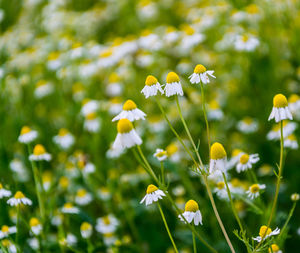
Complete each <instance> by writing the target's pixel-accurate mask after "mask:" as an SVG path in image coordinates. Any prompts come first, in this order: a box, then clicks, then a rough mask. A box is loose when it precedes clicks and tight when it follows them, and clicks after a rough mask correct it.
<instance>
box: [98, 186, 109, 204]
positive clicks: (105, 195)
mask: <svg viewBox="0 0 300 253" xmlns="http://www.w3.org/2000/svg"><path fill="white" fill-rule="evenodd" d="M97 195H98V197H99V198H100V199H101V200H103V201H106V200H109V199H110V198H111V193H110V191H109V189H108V188H107V187H105V186H102V187H100V189H99V190H98V191H97Z"/></svg>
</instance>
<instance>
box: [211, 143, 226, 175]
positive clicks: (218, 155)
mask: <svg viewBox="0 0 300 253" xmlns="http://www.w3.org/2000/svg"><path fill="white" fill-rule="evenodd" d="M226 161H227V154H226V151H225V149H224V147H223V145H222V144H220V143H218V142H215V143H214V144H213V145H212V146H211V148H210V164H209V173H212V172H214V171H215V170H220V171H222V172H225V171H226Z"/></svg>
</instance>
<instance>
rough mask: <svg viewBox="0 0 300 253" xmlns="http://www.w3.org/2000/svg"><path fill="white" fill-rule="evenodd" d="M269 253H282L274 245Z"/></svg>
mask: <svg viewBox="0 0 300 253" xmlns="http://www.w3.org/2000/svg"><path fill="white" fill-rule="evenodd" d="M268 252H269V253H282V251H281V250H280V248H279V246H278V245H277V244H275V243H273V244H272V245H271V246H270V247H269V250H268Z"/></svg>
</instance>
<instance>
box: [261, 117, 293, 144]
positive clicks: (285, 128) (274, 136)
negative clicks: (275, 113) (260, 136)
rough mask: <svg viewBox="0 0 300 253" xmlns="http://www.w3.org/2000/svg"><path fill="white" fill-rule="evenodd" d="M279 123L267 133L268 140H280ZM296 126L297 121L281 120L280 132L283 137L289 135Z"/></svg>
mask: <svg viewBox="0 0 300 253" xmlns="http://www.w3.org/2000/svg"><path fill="white" fill-rule="evenodd" d="M280 128H281V123H277V124H276V125H274V126H273V127H272V129H271V131H270V132H268V134H267V139H268V140H280V136H281V129H280ZM296 128H297V123H295V122H290V121H287V120H284V121H282V134H283V138H286V137H288V136H290V135H291V134H292V133H293V132H294V131H295V130H296Z"/></svg>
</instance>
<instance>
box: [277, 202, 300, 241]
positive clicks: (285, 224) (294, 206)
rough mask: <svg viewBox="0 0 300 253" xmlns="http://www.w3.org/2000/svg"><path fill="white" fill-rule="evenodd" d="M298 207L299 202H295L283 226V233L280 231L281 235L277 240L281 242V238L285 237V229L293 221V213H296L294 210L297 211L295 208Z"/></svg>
mask: <svg viewBox="0 0 300 253" xmlns="http://www.w3.org/2000/svg"><path fill="white" fill-rule="evenodd" d="M296 205H297V202H294V204H293V206H292V208H291V210H290V213H289V216H288V218H287V220H286V222H285V223H284V225H283V227H282V229H281V231H280V235H279V236H278V239H277V240H279V239H280V237H281V236H282V235H283V232H284V231H285V229H286V227H287V225H288V223H289V221H290V219H291V218H292V216H293V213H294V210H295V208H296Z"/></svg>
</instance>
